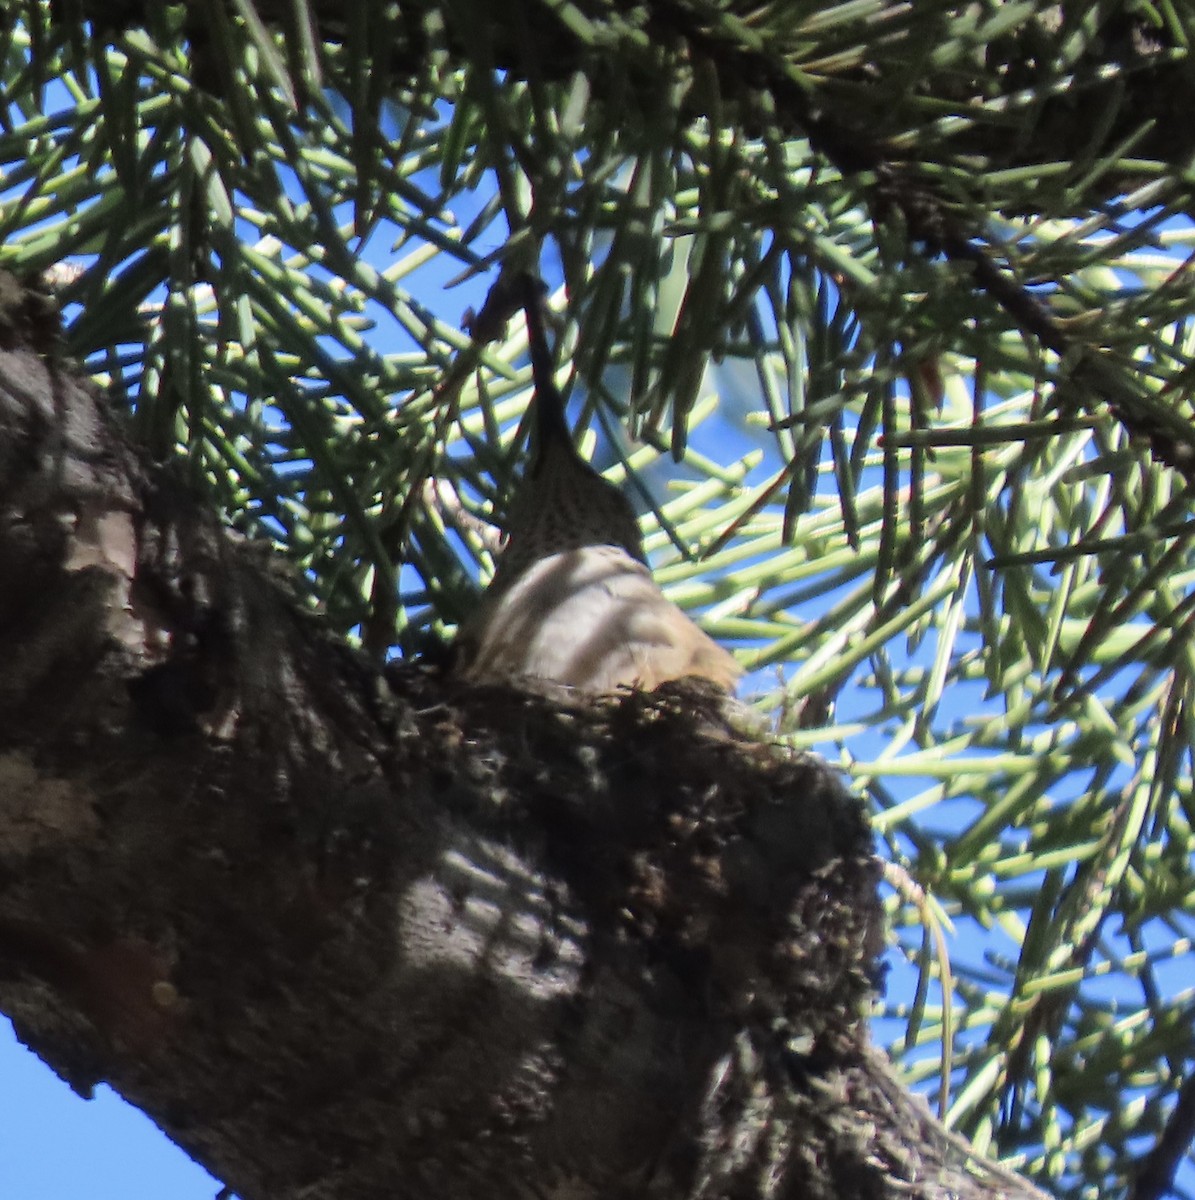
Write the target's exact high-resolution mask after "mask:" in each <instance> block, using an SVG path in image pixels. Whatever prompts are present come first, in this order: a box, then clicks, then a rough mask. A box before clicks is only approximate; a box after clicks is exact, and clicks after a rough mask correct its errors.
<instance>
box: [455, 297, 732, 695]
mask: <svg viewBox="0 0 1195 1200" xmlns="http://www.w3.org/2000/svg"><path fill="white" fill-rule="evenodd" d="M527 286H528V297H527V302H526V311H527V322H528V332H529V341H530V346H531V358H532V368H533V372H534V377H535V398H534V401H533V404H534V406H535V408H534V429H533V446H532V455H531V460H530V462H529V463H528V466H527V469H526V471H525V473H524V475H523V478H522V480H521V481H520V483H519V485H518V488H517V491H516V493H515V495H514V498H513V500H512V502H511V505H510V508H509V513H508V518H507V541H506V544H505V546H504V547H503V550H502V553H501V556H500V558H499V560H498V568H497V570H496V572H495V573H494V578H493V580H492V581H491V582H490V585H489V587H488V588H487V589H486V591H485V594H484V595H483V597H482V600H481V603H480V605H479V607H478V609H477V611H476V612H475V613H474V614H473V615H472V616H471V617H470V618H469V619H468V620H467V621H466V622H465V623H464V624H463V625H462V627H461V631H460V633H459V634H458V637H457V643H456V646H457V666H456V670H457V672H458V673H459V674H461V675H462V676H464V677H465V678H469V679H474V680H487V679H509V678H517V677H519V676H530V677H535V678H540V679H550V680H553V681H555V682H557V683H562V684H566V685H568V686H570V687H576V688H579V689H582V690H585V691H590V692H609V691H613V690H615V689H616V688H618V687H621V686H626V687H640V688H645V689H650V688H654V687H658V686H659V685H660V684H661V683H665V682H667V681H668V680H671V679H679V678H682V677H683V676H686V675H697V676H701V677H703V678H705V679H708V680H711V681H712V682H714V683H716V684H718V686H720V687H723V688H726V689H727V690H730V689H733V687H734V684H735V681H736V680H737V678H738V675H739V668H738V665H737V663H735V661H734V659H733V658H732V657H731V656H730V655H729V654H728V653H727V652H726V651H725V650H724V649H722V647H721V646H719V645H718V644H717V643H716V642H714V641H713V640H712V639H710V638H709V637H708V636H707V635H706V634H705V633H703V632H702V631H701V630H700V629H699V628H698V627H697V626H696V625H695V624H694V623H693V622H692V621H691V620H690V619H689V618H688V617H687V616H685V614H684V613H683V612H681V610H680V609H679V608H677V607H676V605H674V604H673V603H672V602H671V601H669V600H667V599H666V598H665V597H664V595H663V593H662V592H661V591H660V589H659V588H658V587H657V586H656V583H655V581H654V580H653V579H652V577H651V572H650V570H649V569H648V566H647V561H646V558H645V556H644V553H643V543H642V540H641V538H640V534H639V526H638V523H637V522H636V520H635V514H634V511H633V510H632V508H631V506H630V504H629V503H628V501H627V499H626V497H625V496H623V494H622V493H621V492H620V491H619V490H618V489H617V488H616V487H615V486H614V485H613V484H611V483H609V482H608V481H607V480H605V479H603V478H602V476H601V475H599V474H598V472H596V471H595V470H594V469H593V468H592V467H591V466H590V465H589V464H588V463H587V462H585V461H584V459H582V458H581V456H580V455H579V454H578V453H577V451H576V448H575V447H574V446H573V442H572V437H571V435H570V433H569V429H568V423H567V421H566V418H565V412H564V403H563V400H562V398H561V396H560V393H559V391H558V390H557V388H556V385H555V382H554V380H553V377H552V376H553V372H552V363H551V358H550V355H549V352H548V348H547V340H546V337H545V335H544V330H543V324H542V315H541V312H540V305H541V303H542V301H541V298H540V292H539V289H538V286H537V285H536V284H534V283H531V282H529V283H528V285H527Z"/></svg>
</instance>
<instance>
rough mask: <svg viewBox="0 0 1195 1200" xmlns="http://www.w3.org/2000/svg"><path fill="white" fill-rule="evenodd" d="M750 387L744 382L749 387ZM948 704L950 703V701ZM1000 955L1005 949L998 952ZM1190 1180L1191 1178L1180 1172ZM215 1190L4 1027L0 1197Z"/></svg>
mask: <svg viewBox="0 0 1195 1200" xmlns="http://www.w3.org/2000/svg"><path fill="white" fill-rule="evenodd" d="M468 216H469V214H468V213H467V212H465V213H463V214H462V219H463V220H467V219H468ZM388 252H389V245H388V244H387V242H386V239H385V238H384V237H377V238H375V239H374V242H373V245H372V246H371V261H374V262H375V264H376V265H378V266H384V265H386V264H387V263H388V261H389V259H388ZM455 271H456V268H455V267H451V266H450V265H449V264H448V263H447V262H443V261H440V260H437V261H436V262H435V263H434V264H433V265H432V266H431V267H430V268H429V269H428V270H427V271H426V272H425V273H424V274H423V275H421V276H420V279H421V297H422V298H423V299H424V301H425V302H426V303H427V304H428V306H429V307H430V308H431V309H432V310H433V311H434V312H435V313H436V314H437V315H438V316H440V317H442V318H444V319H445V320H448V321H450V322H452V323H454V324H455V323H457V322H458V321H459V319H460V316H461V313H462V312H463V311H464V310H465V309H466V308H468V307H473V308H476V307H478V305H479V303H480V300H481V298H482V296H483V295H484V288H485V286H486V285H487V284H488V282H490V279H489V278H487V277H481V278H480V279H478V280H475V281H472V282H470V283H469V284H467V285H465V286H462V287H458V288H455V289H452V290H449V291H446V290H444V289H443V287H442V284H443V282H444V279H443V276H444V275H446V274H450V273H455ZM436 272H440V275H439V276H437V275H436ZM377 348H378V349H379V350H381V351H383V352H388V351H389V350H390V349H391V347H389V346H386V345H379V346H378V347H377ZM749 374H750V373H749V372H748V373H746V376H744V377H748V376H749ZM749 386H750V384H749V381H748V383H747V385H746V387H747V388H748V390H749ZM702 436H704V437H710V438H713V439H715V440H717V439H723V440H729V441H737V442H741V441H742V435H741V433H740V432H737V431H734V432H732V431H731V427H730V425H729V424H727V423H725V422H724V421H723V422H722V423H719V422H718V421H717V420H715V421H711V422H710V425H709V427H708V428H707V429H705V430H704V431H703V434H702ZM737 452H739V451H736V453H737ZM832 599H833V597H823V598H822V599H821V600H820V602H819V603H821V604H828V603H830V602H831V601H832ZM817 611H818V610H817V608H816V607H811V608H810V609H809V610H808V611H807V612H804V613H803V615H804V616H807V617H813V616H816V615H817ZM873 699H874V698H868V697H867V696H865V695H864V692H863V689H862V688H860V689H857V690H855V691H853V692H852V693H850V694H846V695H844V696H842V697H841V698H840V715H843V714H849V713H851V712H853V711H860V712H863V711H868V710H869V707H874V704H873ZM954 702H955V703H956V704H957V703H958V697H957V695H956V696H955V697H954ZM883 745H884V742H883V741H882V740H881V739H878V738H876V736H875V735H871V738H870V740H868V741H860V742H859V743H858V744H856V745H855V746H854V747H853V749H854V752H855V753H856V754H857V755H858V756H859V757H863V758H865V757H867V756H869V755H871V754H875V753H878V752H879V750H881V749H882V748H883ZM922 782H923V781H916V780H910V781H908V782H907V784H904V785H898V784H896V783H894V784H893V785H892V786H893V788H894V790H895V791H898V792H900V793H901V794H912V793H913V792H914V791H915V790H916V789H917V788H918V787H919V786H921V783H922ZM902 787H903V791H902ZM955 803H956V804H961V803H962V802H955ZM934 815H935V818H936V819H938V820H939V821H945V822H947V823H949V822H950V821H952V820H957V819H960V818H958V816H957V814H952V813H951V811H950V809H949V806H947V805H942V806H941V808H940V810H935V814H934ZM995 944H996V939H995V938H992V939H990V940H988V941H984V940H983V937H982V936H981V935H980V933H979V932H978V931H976V930H973V929H963V930H961V931H960V934H959V936H958V938H957V939H956V944H955V949H956V950H958V951H959V952H960V954H965V955H967V956H969V957H972V958H974V959H975V960H976V961H980V960H981V959H982V955H983V954H984V953H985V952H986V951H988V950H990V949H991V948H992V947H993V946H994V945H995ZM999 949H1000V950H1001V951H1002V952H1004V953H1008V952H1009V948H1008V947H1007V946H1004V945H1001V946H999ZM889 959H890V961H891V963H892V964H893V967H894V970H893V974H892V976H891V977H890V995H893V996H895V997H900V996H901V995H906V996H907V995H908V994H909V990H910V986H911V984H910V980H911V975H910V972H909V971H908V970H907V969H903V968H902V966H901V959H900V958H899V957H898V956H897V955H896V954H890V955H889ZM1188 1175H1189V1176H1190V1175H1195V1172H1191V1171H1188ZM1193 1182H1195V1180H1193ZM219 1187H220V1184H219V1181H217V1180H214V1179H212V1178H211V1176H209V1175H208V1174H207V1173H206V1172H205V1171H203V1170H202V1168H199V1167H198V1166H196V1165H195V1164H194V1163H192V1162H191V1161H190V1160H189V1159H188V1157H187V1156H186V1155H185V1154H184V1153H183V1152H182V1151H180V1150H178V1149H177V1148H176V1147H174V1146H173V1145H172V1144H171V1143H169V1142H168V1141H167V1139H165V1138H164V1137H163V1136H162V1135H161V1134H160V1133H159V1132H158V1131H157V1130H156V1128H155V1127H154V1126H153V1125H152V1123H151V1122H150V1121H149V1120H148V1119H147V1118H145V1117H144V1116H143V1115H142V1114H140V1113H139V1112H137V1111H136V1110H134V1109H132V1108H130V1107H129V1106H128V1105H126V1104H125V1103H124V1102H123V1101H121V1100H120V1099H119V1098H118V1097H116V1096H115V1095H114V1094H113V1093H111V1092H110V1091H109V1090H108V1089H107V1088H101V1089H99V1092H98V1094H97V1096H96V1098H95V1099H94V1100H91V1101H85V1100H83V1099H81V1098H80V1097H77V1096H76V1095H75V1094H74V1093H73V1092H71V1090H70V1089H69V1088H68V1087H67V1086H66V1085H65V1084H63V1083H61V1081H59V1080H57V1079H56V1078H55V1077H54V1076H53V1074H52V1073H51V1072H50V1071H49V1070H48V1069H47V1068H45V1067H44V1066H42V1065H41V1064H40V1063H39V1062H38V1061H37V1060H36V1059H35V1058H34V1057H33V1056H32V1055H30V1054H29V1053H28V1052H27V1051H25V1050H24V1049H23V1048H22V1047H20V1046H19V1044H18V1043H17V1042H16V1040H15V1038H14V1037H13V1035H12V1032H11V1029H10V1027H8V1026H7V1023H3V1025H2V1026H0V1198H3V1200H9V1198H14V1200H74V1198H75V1197H79V1198H84V1197H85V1198H86V1200H107V1198H108V1197H113V1198H114V1200H115V1198H116V1197H119V1198H120V1200H156V1198H159V1197H162V1198H166V1197H168V1198H169V1200H192V1198H194V1200H208V1198H210V1197H214V1196H215V1194H216V1192H217V1191H218V1190H219Z"/></svg>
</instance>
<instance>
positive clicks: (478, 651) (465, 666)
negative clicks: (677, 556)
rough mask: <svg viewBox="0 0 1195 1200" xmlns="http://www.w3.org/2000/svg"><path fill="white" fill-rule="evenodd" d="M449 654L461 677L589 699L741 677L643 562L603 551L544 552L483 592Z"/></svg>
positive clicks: (728, 685)
mask: <svg viewBox="0 0 1195 1200" xmlns="http://www.w3.org/2000/svg"><path fill="white" fill-rule="evenodd" d="M458 651H459V656H460V657H459V658H458V662H457V668H456V670H457V672H458V673H459V674H460V675H461V676H462V677H463V678H466V679H471V680H474V681H487V680H488V681H495V680H502V679H510V678H516V677H518V676H532V677H534V678H537V679H548V680H553V681H555V682H557V683H562V684H564V685H566V686H568V687H574V688H579V689H582V690H584V691H588V692H598V693H601V692H611V691H615V690H616V689H617V688H619V687H624V686H625V687H633V688H643V689H647V690H650V689H652V688H655V687H659V685H660V684H662V683H666V682H668V681H669V680H673V679H680V678H683V677H684V676H688V675H694V676H699V677H701V678H704V679H708V680H710V681H711V682H713V683H715V684H717V685H718V686H719V687H722V688H725V689H726V690H728V691H730V690H733V688H734V685H735V683H736V681H737V679H738V676H739V673H740V669H739V666H738V664H737V663H736V662H735V660H734V659H733V658H732V657H731V655H730V654H728V653H727V651H726V650H724V649H723V648H722V647H721V646H719V645H718V644H717V642H715V641H713V639H711V638H710V637H709V636H707V635H706V634H705V633H703V632H702V631H701V630H700V629H699V628H698V627H697V626H696V625H695V624H694V623H693V622H692V621H691V620H690V619H689V618H688V617H687V616H685V614H684V613H683V612H681V610H680V609H679V608H677V606H676V605H675V604H673V603H672V602H671V601H670V600H668V599H666V598H665V596H664V594H663V593H662V592H661V591H660V589H659V588H658V587H657V586H656V583H655V581H654V580H653V579H652V577H651V572H650V571H649V570H648V568H647V567H646V566H645V565H644V564H643V563H641V562H639V561H637V560H636V559H635V558H633V557H632V556H631V555H630V554H628V553H627V552H626V550H625V549H623V548H622V547H620V546H611V545H601V546H584V547H580V548H577V549H570V550H565V551H562V552H559V553H556V554H549V555H546V556H545V557H543V558H539V559H537V560H536V561H535V562H534V563H532V564H531V565H530V566H529V567H527V569H526V570H524V571H522V572H520V574H519V576H518V578H517V579H514V580H513V581H512V582H511V583H510V584H509V586H507V587H505V588H503V589H501V590H500V591H495V592H494V593H493V594H492V595H491V594H490V593H487V594H486V596H485V597H483V599H482V602H481V605H480V607H479V609H478V611H477V612H476V613H475V614H474V616H473V618H472V619H471V620H470V621H469V622H467V623H466V625H465V627H464V628H462V630H461V634H460V638H459V641H458Z"/></svg>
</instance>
